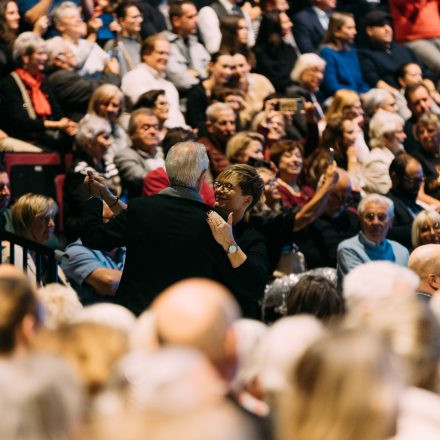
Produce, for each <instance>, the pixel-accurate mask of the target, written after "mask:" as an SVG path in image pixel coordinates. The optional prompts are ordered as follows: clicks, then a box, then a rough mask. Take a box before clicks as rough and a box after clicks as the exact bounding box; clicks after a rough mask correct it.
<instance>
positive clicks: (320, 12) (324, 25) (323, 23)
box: [312, 6, 330, 31]
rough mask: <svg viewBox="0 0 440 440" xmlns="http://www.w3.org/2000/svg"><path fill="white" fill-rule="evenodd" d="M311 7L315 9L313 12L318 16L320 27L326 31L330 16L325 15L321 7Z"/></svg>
mask: <svg viewBox="0 0 440 440" xmlns="http://www.w3.org/2000/svg"><path fill="white" fill-rule="evenodd" d="M312 8H313V10H314V11H315V14H316V15H317V16H318V20H319V22H320V23H321V26H322V28H323V29H324V30H325V31H326V30H327V28H328V22H329V21H330V18H329V16H328V15H327V12H325V11H323V10H322V9H320V8H318V7H317V6H312Z"/></svg>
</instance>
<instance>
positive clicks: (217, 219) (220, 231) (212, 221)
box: [206, 211, 235, 251]
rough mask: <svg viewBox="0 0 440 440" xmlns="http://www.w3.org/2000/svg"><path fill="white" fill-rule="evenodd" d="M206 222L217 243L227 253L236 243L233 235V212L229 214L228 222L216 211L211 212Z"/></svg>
mask: <svg viewBox="0 0 440 440" xmlns="http://www.w3.org/2000/svg"><path fill="white" fill-rule="evenodd" d="M206 220H207V222H208V225H209V227H210V228H211V232H212V235H213V236H214V239H215V241H216V242H217V243H218V244H220V245H221V246H222V247H223V249H224V250H225V251H227V250H228V249H229V247H230V246H232V245H233V244H234V243H235V240H234V234H233V233H232V212H231V213H229V215H228V221H227V222H225V221H224V220H223V218H222V217H221V216H220V215H219V214H218V213H217V212H215V211H209V212H208V216H207V218H206Z"/></svg>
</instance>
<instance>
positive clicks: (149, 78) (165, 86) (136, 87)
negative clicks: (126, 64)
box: [121, 63, 186, 128]
mask: <svg viewBox="0 0 440 440" xmlns="http://www.w3.org/2000/svg"><path fill="white" fill-rule="evenodd" d="M155 89H162V90H165V95H166V97H167V100H168V103H169V104H170V113H169V118H168V119H167V121H166V123H165V125H166V126H167V127H169V128H172V127H184V126H186V124H185V118H184V117H183V114H182V112H181V111H180V109H179V93H178V92H177V89H176V87H175V86H174V85H173V83H171V82H170V81H167V80H166V79H164V78H163V76H162V75H161V74H160V73H159V72H158V71H157V70H155V69H153V68H152V67H150V66H149V65H148V64H145V63H141V64H139V66H137V67H136V68H134V69H133V70H131V71H130V72H128V73H126V74H125V75H124V76H123V78H122V83H121V90H122V92H123V93H124V95H125V96H126V98H128V100H129V101H130V105H133V104H135V103H136V101H137V100H138V98H139V96H141V95H142V93H145V92H148V91H149V90H155Z"/></svg>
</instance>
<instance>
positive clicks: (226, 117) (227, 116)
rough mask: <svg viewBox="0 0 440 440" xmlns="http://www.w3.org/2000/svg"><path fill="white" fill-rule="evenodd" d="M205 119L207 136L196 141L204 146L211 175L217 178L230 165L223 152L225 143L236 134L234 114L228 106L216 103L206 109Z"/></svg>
mask: <svg viewBox="0 0 440 440" xmlns="http://www.w3.org/2000/svg"><path fill="white" fill-rule="evenodd" d="M206 119H207V120H206V131H207V132H208V134H207V135H206V136H203V137H201V138H200V139H198V141H197V142H200V143H201V144H203V145H205V147H206V152H207V153H208V157H209V165H210V171H211V174H212V176H213V177H217V175H218V174H220V172H221V171H223V170H224V169H225V168H226V167H227V166H229V165H230V162H229V159H228V158H227V157H226V155H225V151H226V144H227V142H228V141H229V139H230V138H231V137H232V136H233V135H234V134H235V132H236V127H235V114H234V110H232V108H231V107H230V106H229V105H228V104H225V103H223V102H216V103H215V104H211V105H210V106H209V107H208V108H207V109H206Z"/></svg>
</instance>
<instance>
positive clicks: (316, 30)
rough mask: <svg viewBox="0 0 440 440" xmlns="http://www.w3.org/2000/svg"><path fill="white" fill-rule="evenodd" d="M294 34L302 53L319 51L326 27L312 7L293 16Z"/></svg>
mask: <svg viewBox="0 0 440 440" xmlns="http://www.w3.org/2000/svg"><path fill="white" fill-rule="evenodd" d="M292 21H293V29H292V30H293V35H294V37H295V41H296V44H297V46H298V49H299V50H300V52H301V53H309V52H318V51H319V45H320V44H321V42H322V39H323V38H324V32H325V31H324V28H323V27H322V25H321V22H320V21H319V19H318V16H317V15H316V12H315V11H314V10H313V8H312V7H310V8H306V9H303V10H302V11H300V12H298V13H297V14H295V15H294V16H293V20H292Z"/></svg>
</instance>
